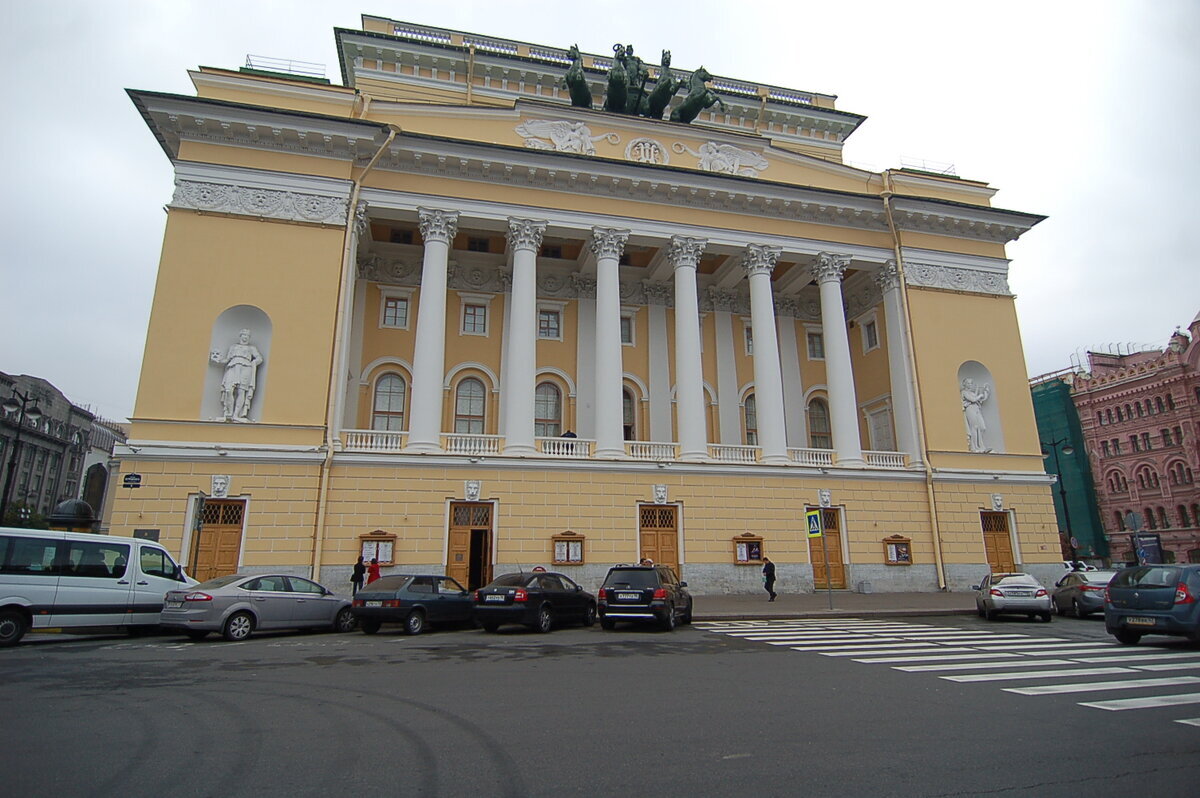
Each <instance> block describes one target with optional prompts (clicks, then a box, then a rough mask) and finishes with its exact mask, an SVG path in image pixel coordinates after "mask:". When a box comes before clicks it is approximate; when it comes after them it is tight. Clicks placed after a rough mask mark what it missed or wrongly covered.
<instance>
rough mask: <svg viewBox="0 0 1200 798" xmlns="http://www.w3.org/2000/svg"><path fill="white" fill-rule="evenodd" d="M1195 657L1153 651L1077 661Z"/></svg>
mask: <svg viewBox="0 0 1200 798" xmlns="http://www.w3.org/2000/svg"><path fill="white" fill-rule="evenodd" d="M1124 650H1126V649H1123V648H1116V647H1114V648H1113V651H1114V652H1117V651H1124ZM1197 656H1200V655H1197V654H1196V653H1193V652H1186V651H1179V652H1176V651H1164V652H1162V653H1161V654H1160V653H1155V652H1153V651H1139V652H1138V653H1136V654H1120V655H1118V656H1115V657H1080V658H1079V661H1080V662H1125V661H1129V662H1134V661H1137V660H1140V659H1184V658H1191V659H1196V657H1197Z"/></svg>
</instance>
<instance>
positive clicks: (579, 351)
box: [571, 273, 620, 439]
mask: <svg viewBox="0 0 1200 798" xmlns="http://www.w3.org/2000/svg"><path fill="white" fill-rule="evenodd" d="M571 283H572V285H573V286H574V288H575V296H576V297H577V299H576V301H577V303H578V305H577V308H576V309H577V315H578V320H577V321H576V324H575V338H576V341H575V362H576V367H575V392H576V393H575V432H576V433H577V434H578V435H579V437H581V438H593V439H594V438H595V437H596V363H595V358H596V281H595V280H594V279H592V278H591V277H585V276H584V275H582V274H578V273H576V274H572V275H571ZM619 323H620V322H618V324H619ZM618 330H619V328H618Z"/></svg>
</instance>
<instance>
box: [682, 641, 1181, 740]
mask: <svg viewBox="0 0 1200 798" xmlns="http://www.w3.org/2000/svg"><path fill="white" fill-rule="evenodd" d="M696 628H697V629H700V630H702V631H704V632H708V633H711V634H720V635H725V636H728V637H733V638H740V639H742V640H746V641H750V642H754V643H761V644H764V645H770V646H781V647H786V648H788V649H790V650H792V651H796V652H801V653H806V654H817V655H820V656H824V657H836V658H839V659H842V658H844V659H849V660H850V661H852V662H857V663H862V664H864V665H883V666H886V667H889V668H891V669H893V670H896V671H902V672H905V673H914V674H929V675H933V676H935V677H936V678H939V679H943V680H945V681H949V682H954V683H957V684H985V685H988V684H996V685H997V686H999V687H1000V689H1001V690H1003V691H1004V692H1007V693H1011V694H1013V695H1020V696H1048V695H1067V696H1079V697H1080V698H1087V697H1089V694H1091V693H1096V694H1100V695H1099V696H1098V697H1102V696H1103V695H1104V694H1107V695H1110V696H1111V695H1113V694H1119V693H1120V691H1131V692H1132V691H1137V692H1138V693H1139V694H1138V695H1136V696H1133V697H1128V698H1116V697H1114V698H1108V699H1104V700H1081V701H1079V702H1077V703H1078V704H1079V706H1082V707H1089V708H1092V709H1103V710H1107V711H1110V712H1119V711H1127V710H1138V709H1160V710H1161V709H1164V708H1170V707H1177V708H1179V712H1182V713H1191V712H1194V711H1195V705H1197V704H1200V692H1194V691H1195V690H1196V689H1197V687H1200V674H1196V675H1193V674H1189V673H1188V671H1200V649H1194V648H1193V649H1184V650H1180V649H1178V648H1175V649H1156V648H1141V649H1136V650H1135V649H1130V648H1129V647H1127V646H1121V645H1118V644H1116V643H1106V642H1097V641H1091V642H1088V641H1079V640H1067V639H1064V638H1062V637H1053V636H1043V635H1041V634H1022V633H1019V632H1008V631H991V630H978V629H961V628H957V627H951V626H936V625H934V624H923V623H909V622H907V621H889V620H872V619H866V618H838V619H829V620H822V619H797V620H782V619H778V620H761V621H706V622H697V623H696ZM1095 677H1106V678H1095ZM1035 682H1040V683H1038V684H1034V683H1035ZM1009 683H1011V684H1012V685H1013V686H1005V685H1006V684H1009ZM1189 690H1190V691H1192V692H1189ZM1172 719H1173V720H1174V721H1175V722H1176V723H1180V724H1183V725H1186V726H1195V727H1197V728H1200V717H1182V718H1172Z"/></svg>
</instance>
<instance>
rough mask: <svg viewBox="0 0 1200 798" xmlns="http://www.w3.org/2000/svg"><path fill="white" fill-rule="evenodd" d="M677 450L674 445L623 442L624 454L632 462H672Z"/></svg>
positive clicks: (649, 442) (652, 442) (654, 442)
mask: <svg viewBox="0 0 1200 798" xmlns="http://www.w3.org/2000/svg"><path fill="white" fill-rule="evenodd" d="M677 448H678V447H677V446H676V444H674V443H659V442H656V441H625V454H626V456H627V457H630V458H632V459H634V460H674V459H675V458H676V454H677Z"/></svg>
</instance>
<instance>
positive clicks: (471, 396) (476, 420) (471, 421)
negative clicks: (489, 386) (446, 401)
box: [454, 377, 485, 435]
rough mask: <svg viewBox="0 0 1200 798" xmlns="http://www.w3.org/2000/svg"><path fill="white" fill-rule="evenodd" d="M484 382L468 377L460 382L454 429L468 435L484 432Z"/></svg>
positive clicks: (456, 399) (455, 401) (455, 404)
mask: <svg viewBox="0 0 1200 798" xmlns="http://www.w3.org/2000/svg"><path fill="white" fill-rule="evenodd" d="M484 398H485V394H484V389H483V383H482V382H480V381H479V380H477V379H475V378H474V377H468V378H467V379H465V380H463V381H462V382H460V383H459V384H458V390H457V391H456V392H455V397H454V431H455V432H457V433H461V434H467V435H482V434H483V410H484Z"/></svg>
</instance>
